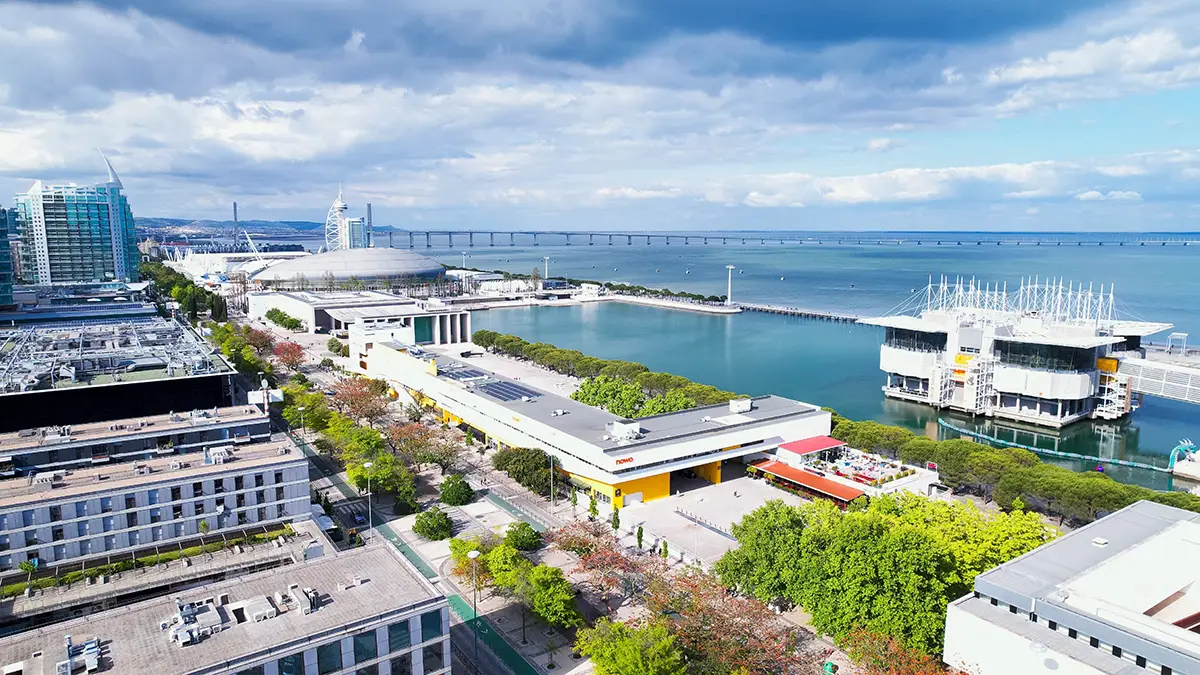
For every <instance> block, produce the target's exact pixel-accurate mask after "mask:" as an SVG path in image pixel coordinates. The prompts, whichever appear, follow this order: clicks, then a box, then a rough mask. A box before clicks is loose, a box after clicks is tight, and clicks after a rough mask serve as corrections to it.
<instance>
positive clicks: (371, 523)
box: [363, 462, 375, 532]
mask: <svg viewBox="0 0 1200 675" xmlns="http://www.w3.org/2000/svg"><path fill="white" fill-rule="evenodd" d="M373 466H375V464H374V463H372V462H365V463H363V468H364V469H366V470H367V531H368V532H370V531H371V528H372V527H373V526H374V525H375V518H374V513H373V512H372V510H371V467H373Z"/></svg>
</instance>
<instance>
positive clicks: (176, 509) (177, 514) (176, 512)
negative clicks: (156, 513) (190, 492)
mask: <svg viewBox="0 0 1200 675" xmlns="http://www.w3.org/2000/svg"><path fill="white" fill-rule="evenodd" d="M182 517H183V504H176V505H175V506H172V507H171V518H173V519H175V520H179V519H180V518H182Z"/></svg>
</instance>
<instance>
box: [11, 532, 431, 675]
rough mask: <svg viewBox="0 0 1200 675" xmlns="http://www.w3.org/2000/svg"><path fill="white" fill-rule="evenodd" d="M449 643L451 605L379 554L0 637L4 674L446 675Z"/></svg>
mask: <svg viewBox="0 0 1200 675" xmlns="http://www.w3.org/2000/svg"><path fill="white" fill-rule="evenodd" d="M449 635H450V617H449V613H448V607H447V601H446V598H445V597H444V596H443V595H442V594H441V593H440V592H438V590H437V589H435V588H434V587H433V586H432V585H431V584H430V583H429V582H428V581H426V580H425V579H424V578H423V577H421V575H420V574H419V573H418V572H417V571H416V570H415V569H413V567H412V566H411V564H409V563H408V562H407V561H405V560H404V559H403V558H401V557H400V555H399V554H398V553H397V552H395V550H394V549H393V548H392V547H391V546H385V545H380V546H367V547H365V548H360V549H353V550H350V551H346V552H344V553H338V554H335V555H326V556H322V557H318V558H315V559H313V560H308V561H304V562H297V563H295V564H291V565H286V566H283V567H278V568H275V569H271V570H268V571H265V572H259V573H255V574H250V575H247V576H241V577H238V578H235V579H230V580H227V581H219V582H214V583H210V584H207V585H203V586H199V587H192V588H187V589H186V590H183V591H181V592H178V593H177V594H174V595H172V596H168V597H158V598H155V599H152V600H146V601H144V602H137V603H134V604H130V605H127V606H125V607H121V608H118V609H111V610H107V611H104V612H100V613H97V614H92V615H90V616H87V617H85V618H80V619H74V620H71V621H67V622H63V623H57V624H53V625H50V626H46V627H43V628H38V629H35V630H29V631H26V632H24V633H20V634H17V635H13V636H10V637H5V638H0V672H3V673H6V674H9V673H12V674H15V673H21V674H22V675H62V674H64V673H75V672H81V671H83V670H84V669H86V670H87V672H110V673H121V675H167V674H170V675H217V674H227V675H235V674H236V675H445V674H446V673H449V672H450V640H449Z"/></svg>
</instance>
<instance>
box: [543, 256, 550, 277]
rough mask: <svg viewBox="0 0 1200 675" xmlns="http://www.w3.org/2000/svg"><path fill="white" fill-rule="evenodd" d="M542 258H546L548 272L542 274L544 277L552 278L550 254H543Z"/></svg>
mask: <svg viewBox="0 0 1200 675" xmlns="http://www.w3.org/2000/svg"><path fill="white" fill-rule="evenodd" d="M542 260H544V261H545V262H546V272H545V273H544V274H542V278H543V279H549V278H550V256H548V255H547V256H542Z"/></svg>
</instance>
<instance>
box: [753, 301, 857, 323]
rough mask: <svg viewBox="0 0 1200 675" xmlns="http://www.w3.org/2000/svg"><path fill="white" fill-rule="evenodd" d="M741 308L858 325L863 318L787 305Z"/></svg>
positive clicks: (758, 305) (756, 305) (759, 305)
mask: <svg viewBox="0 0 1200 675" xmlns="http://www.w3.org/2000/svg"><path fill="white" fill-rule="evenodd" d="M737 304H738V306H739V307H741V308H742V309H744V310H746V311H747V312H763V313H765V314H783V315H785V316H798V317H800V318H802V319H815V320H817V321H835V322H838V323H858V320H859V319H860V318H861V317H858V316H854V315H853V314H841V313H838V312H824V311H820V310H815V309H803V308H800V307H788V306H785V305H761V304H756V303H751V302H739V303H737Z"/></svg>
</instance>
